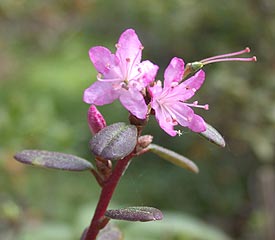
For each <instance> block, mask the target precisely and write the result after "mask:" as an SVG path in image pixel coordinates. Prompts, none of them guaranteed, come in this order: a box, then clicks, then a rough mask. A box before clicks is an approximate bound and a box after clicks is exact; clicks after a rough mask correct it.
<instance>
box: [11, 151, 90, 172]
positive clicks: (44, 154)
mask: <svg viewBox="0 0 275 240" xmlns="http://www.w3.org/2000/svg"><path fill="white" fill-rule="evenodd" d="M14 158H15V159H16V160H17V161H19V162H21V163H25V164H30V165H35V166H39V167H44V168H54V169H60V170H68V171H84V170H89V169H92V168H93V165H92V164H91V163H90V162H88V161H87V160H85V159H83V158H80V157H77V156H74V155H70V154H65V153H59V152H50V151H44V150H23V151H22V152H19V153H17V154H16V155H15V156H14Z"/></svg>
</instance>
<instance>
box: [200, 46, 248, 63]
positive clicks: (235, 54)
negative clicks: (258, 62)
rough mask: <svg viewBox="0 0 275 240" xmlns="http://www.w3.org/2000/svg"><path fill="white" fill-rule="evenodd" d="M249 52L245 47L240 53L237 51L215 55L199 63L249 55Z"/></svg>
mask: <svg viewBox="0 0 275 240" xmlns="http://www.w3.org/2000/svg"><path fill="white" fill-rule="evenodd" d="M249 52H250V48H249V47H246V48H245V49H244V50H241V51H238V52H233V53H226V54H222V55H217V56H214V57H209V58H205V59H203V60H201V61H200V62H206V61H209V60H213V59H217V58H225V57H232V56H237V55H241V54H244V53H249Z"/></svg>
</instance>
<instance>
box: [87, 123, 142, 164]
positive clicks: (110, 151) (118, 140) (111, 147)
mask: <svg viewBox="0 0 275 240" xmlns="http://www.w3.org/2000/svg"><path fill="white" fill-rule="evenodd" d="M136 144H137V128H136V126H134V125H127V124H126V123H123V122H119V123H114V124H112V125H110V126H107V127H105V128H103V129H101V130H100V131H99V132H98V133H97V134H96V135H95V136H94V137H93V138H92V140H91V141H90V147H91V150H92V152H93V153H94V154H95V155H96V156H100V157H102V158H104V159H109V160H118V159H121V158H123V157H125V156H127V155H128V154H129V153H130V152H132V151H133V150H134V148H135V146H136Z"/></svg>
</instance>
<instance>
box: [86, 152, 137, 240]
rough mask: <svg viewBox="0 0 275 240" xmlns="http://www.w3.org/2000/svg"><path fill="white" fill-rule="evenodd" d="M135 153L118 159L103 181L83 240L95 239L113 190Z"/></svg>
mask: <svg viewBox="0 0 275 240" xmlns="http://www.w3.org/2000/svg"><path fill="white" fill-rule="evenodd" d="M134 155H135V153H134V152H132V153H130V154H129V155H128V156H126V157H124V158H123V159H120V160H118V162H117V164H116V166H115V168H114V170H113V173H112V175H111V176H110V177H109V179H108V180H107V181H106V182H105V183H104V185H103V188H102V190H101V194H100V198H99V200H98V203H97V206H96V210H95V213H94V216H93V219H92V221H91V224H90V226H89V228H88V230H87V232H86V235H85V238H84V240H95V239H96V236H97V235H98V233H99V231H100V223H101V220H102V218H103V217H104V214H105V212H106V210H107V207H108V205H109V203H110V200H111V198H112V196H113V193H114V190H115V188H116V186H117V184H118V182H119V180H120V177H121V176H122V174H123V172H124V170H125V168H126V167H127V165H128V163H129V161H130V160H131V158H133V156H134Z"/></svg>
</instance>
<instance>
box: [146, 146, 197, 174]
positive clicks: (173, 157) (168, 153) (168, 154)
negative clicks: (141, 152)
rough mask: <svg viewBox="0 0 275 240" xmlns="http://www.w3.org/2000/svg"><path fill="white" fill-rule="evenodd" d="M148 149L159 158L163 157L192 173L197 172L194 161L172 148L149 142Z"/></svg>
mask: <svg viewBox="0 0 275 240" xmlns="http://www.w3.org/2000/svg"><path fill="white" fill-rule="evenodd" d="M148 149H149V150H150V151H151V152H153V153H155V154H157V155H158V156H160V157H161V158H163V159H165V160H167V161H169V162H171V163H173V164H175V165H177V166H179V167H182V168H186V169H188V170H190V171H192V172H194V173H198V172H199V168H198V167H197V165H196V164H195V163H194V162H192V161H191V160H190V159H188V158H186V157H184V156H182V155H180V154H178V153H176V152H174V151H172V150H169V149H167V148H164V147H161V146H158V145H156V144H150V145H149V147H148Z"/></svg>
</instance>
